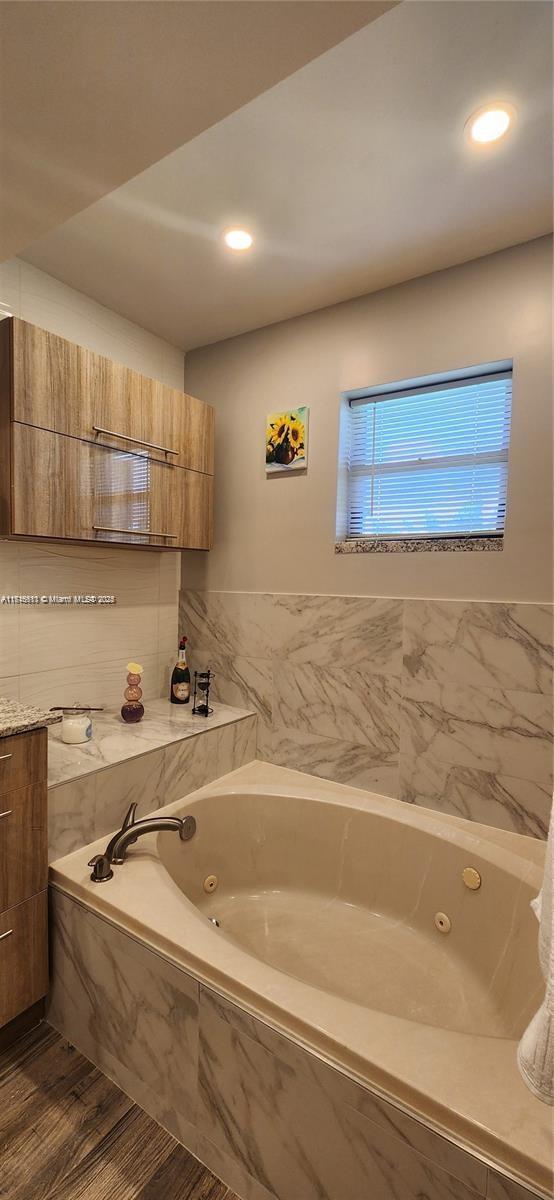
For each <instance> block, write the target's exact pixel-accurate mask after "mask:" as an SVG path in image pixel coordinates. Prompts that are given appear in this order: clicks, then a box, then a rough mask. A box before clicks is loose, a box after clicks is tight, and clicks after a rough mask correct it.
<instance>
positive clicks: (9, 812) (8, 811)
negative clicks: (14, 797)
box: [0, 808, 13, 819]
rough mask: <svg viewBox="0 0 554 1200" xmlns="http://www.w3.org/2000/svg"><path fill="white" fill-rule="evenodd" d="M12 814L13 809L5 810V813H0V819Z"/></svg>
mask: <svg viewBox="0 0 554 1200" xmlns="http://www.w3.org/2000/svg"><path fill="white" fill-rule="evenodd" d="M12 813H13V808H7V809H6V811H5V812H3V813H0V819H1V818H2V817H11V815H12Z"/></svg>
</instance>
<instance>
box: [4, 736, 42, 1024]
mask: <svg viewBox="0 0 554 1200" xmlns="http://www.w3.org/2000/svg"><path fill="white" fill-rule="evenodd" d="M46 757H47V732H46V729H37V730H33V731H32V732H29V733H18V734H14V736H13V737H4V738H0V1028H2V1027H3V1026H5V1025H7V1024H8V1022H10V1021H15V1019H16V1018H17V1017H19V1016H20V1014H21V1013H23V1012H25V1011H26V1010H27V1009H29V1008H31V1007H32V1006H33V1005H35V1004H36V1003H37V1001H40V1000H41V999H42V997H43V996H45V995H46V992H47V991H48V939H47V911H48V909H47V882H48V855H47V807H46V806H47V773H46V772H47V768H46Z"/></svg>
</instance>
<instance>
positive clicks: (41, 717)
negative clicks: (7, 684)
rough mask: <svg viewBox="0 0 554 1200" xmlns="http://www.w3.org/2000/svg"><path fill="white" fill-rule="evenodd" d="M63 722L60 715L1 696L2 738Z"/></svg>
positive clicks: (0, 720) (0, 726) (0, 727)
mask: <svg viewBox="0 0 554 1200" xmlns="http://www.w3.org/2000/svg"><path fill="white" fill-rule="evenodd" d="M59 721H61V714H60V713H53V712H48V710H47V709H43V708H34V707H33V705H31V704H20V703H19V701H18V700H8V698H7V697H6V696H0V737H8V736H9V734H12V733H26V732H27V730H29V729H41V728H42V727H43V726H44V725H55V724H57V723H58V722H59Z"/></svg>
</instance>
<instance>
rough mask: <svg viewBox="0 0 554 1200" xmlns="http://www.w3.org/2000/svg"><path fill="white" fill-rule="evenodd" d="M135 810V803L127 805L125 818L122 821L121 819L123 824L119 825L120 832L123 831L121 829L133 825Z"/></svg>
mask: <svg viewBox="0 0 554 1200" xmlns="http://www.w3.org/2000/svg"><path fill="white" fill-rule="evenodd" d="M136 811H137V805H136V804H131V805H130V806H129V808H128V810H127V813H126V815H125V819H124V821H123V825H122V826H121V832H123V830H124V829H128V828H129V826H130V825H134V824H135V815H136Z"/></svg>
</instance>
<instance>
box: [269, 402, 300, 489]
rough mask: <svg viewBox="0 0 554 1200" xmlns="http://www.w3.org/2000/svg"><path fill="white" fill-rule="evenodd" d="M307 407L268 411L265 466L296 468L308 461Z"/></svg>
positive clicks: (278, 469) (293, 469)
mask: <svg viewBox="0 0 554 1200" xmlns="http://www.w3.org/2000/svg"><path fill="white" fill-rule="evenodd" d="M308 412H309V409H307V408H289V409H286V410H281V412H276V413H270V415H269V417H268V418H267V426H266V434H265V469H266V472H267V474H268V475H272V474H273V473H274V472H276V471H300V470H304V469H305V468H306V467H307V465H308Z"/></svg>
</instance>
